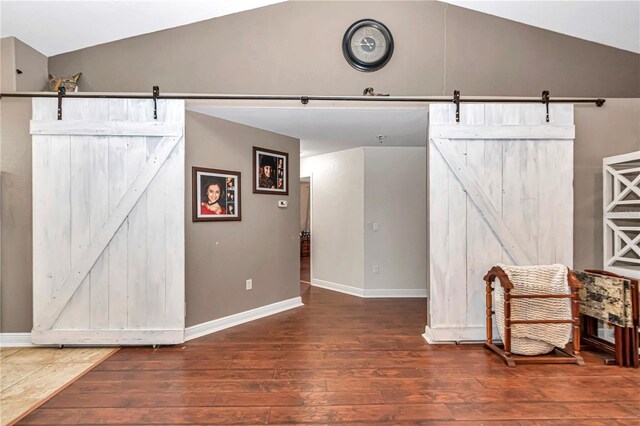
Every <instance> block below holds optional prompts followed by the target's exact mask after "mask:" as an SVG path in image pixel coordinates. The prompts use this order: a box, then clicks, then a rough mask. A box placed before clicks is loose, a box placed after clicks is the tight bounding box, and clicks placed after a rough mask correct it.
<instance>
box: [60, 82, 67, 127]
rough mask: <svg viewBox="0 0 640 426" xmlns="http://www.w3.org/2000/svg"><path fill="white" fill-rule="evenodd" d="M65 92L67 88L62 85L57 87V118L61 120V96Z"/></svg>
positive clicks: (62, 96)
mask: <svg viewBox="0 0 640 426" xmlns="http://www.w3.org/2000/svg"><path fill="white" fill-rule="evenodd" d="M66 94H67V89H65V88H64V86H63V85H60V87H58V120H62V98H64V97H65V95H66Z"/></svg>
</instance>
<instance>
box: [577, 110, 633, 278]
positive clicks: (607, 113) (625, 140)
mask: <svg viewBox="0 0 640 426" xmlns="http://www.w3.org/2000/svg"><path fill="white" fill-rule="evenodd" d="M574 121H575V126H576V138H575V142H574V160H573V161H574V180H573V187H574V203H573V208H574V225H573V227H574V228H573V247H574V250H573V263H574V268H575V269H577V270H582V269H586V268H596V269H600V268H602V266H603V257H602V256H603V248H602V246H603V242H602V239H603V238H602V233H603V230H602V210H603V205H602V159H603V158H605V157H611V156H614V155H620V154H626V153H629V152H633V151H640V99H637V98H636V99H607V101H606V103H605V104H604V106H603V107H602V108H595V107H593V106H589V105H576V106H575V109H574Z"/></svg>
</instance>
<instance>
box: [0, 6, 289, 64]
mask: <svg viewBox="0 0 640 426" xmlns="http://www.w3.org/2000/svg"><path fill="white" fill-rule="evenodd" d="M283 1H285V0H161V1H158V0H136V1H129V0H108V1H107V0H101V1H95V0H84V1H81V0H75V1H69V0H67V1H60V0H49V1H32V0H1V1H0V12H1V13H0V36H2V37H7V36H14V37H17V38H19V39H20V40H22V41H23V42H25V43H27V44H28V45H29V46H31V47H33V48H34V49H36V50H37V51H39V52H40V53H42V54H44V55H45V56H54V55H59V54H60V53H64V52H70V51H73V50H78V49H82V48H85V47H90V46H95V45H98V44H103V43H108V42H111V41H115V40H120V39H123V38H128V37H133V36H136V35H140V34H147V33H152V32H154V31H160V30H163V29H166V28H173V27H179V26H181V25H186V24H190V23H193V22H198V21H204V20H206V19H211V18H216V17H218V16H224V15H230V14H232V13H237V12H243V11H245V10H249V9H255V8H258V7H262V6H267V5H271V4H275V3H282V2H283Z"/></svg>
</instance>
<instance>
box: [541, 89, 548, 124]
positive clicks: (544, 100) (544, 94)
mask: <svg viewBox="0 0 640 426" xmlns="http://www.w3.org/2000/svg"><path fill="white" fill-rule="evenodd" d="M542 103H543V104H545V105H546V107H547V118H546V119H547V123H548V122H549V91H548V90H543V91H542Z"/></svg>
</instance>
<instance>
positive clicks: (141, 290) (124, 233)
mask: <svg viewBox="0 0 640 426" xmlns="http://www.w3.org/2000/svg"><path fill="white" fill-rule="evenodd" d="M56 117H57V99H34V100H33V120H32V121H31V134H32V139H33V330H32V332H31V339H32V341H33V342H34V343H36V344H109V345H116V344H173V343H180V342H183V341H184V315H185V312H184V301H185V298H184V202H185V201H184V200H185V198H184V181H185V175H184V101H181V100H158V119H157V120H154V119H153V101H152V100H142V99H73V98H65V99H64V101H63V119H62V120H60V121H58V120H57V119H56Z"/></svg>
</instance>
